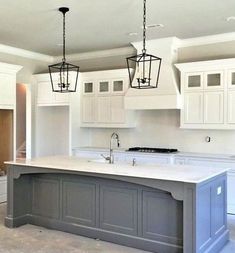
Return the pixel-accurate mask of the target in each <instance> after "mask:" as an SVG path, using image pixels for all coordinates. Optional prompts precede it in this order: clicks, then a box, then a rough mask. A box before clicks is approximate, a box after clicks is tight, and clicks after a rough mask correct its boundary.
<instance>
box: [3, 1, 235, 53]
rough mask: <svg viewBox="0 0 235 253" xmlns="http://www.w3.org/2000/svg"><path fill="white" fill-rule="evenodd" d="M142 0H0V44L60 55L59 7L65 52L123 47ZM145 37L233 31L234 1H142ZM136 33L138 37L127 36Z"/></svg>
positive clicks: (137, 27)
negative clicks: (153, 26)
mask: <svg viewBox="0 0 235 253" xmlns="http://www.w3.org/2000/svg"><path fill="white" fill-rule="evenodd" d="M142 2H143V0H66V1H65V0H64V1H62V0H52V1H50V0H40V1H38V0H18V1H17V0H7V1H6V0H0V4H1V7H0V24H1V25H0V43H1V44H5V45H9V46H14V47H18V48H22V49H27V50H31V51H35V52H39V53H44V54H48V55H53V56H55V55H61V50H62V48H61V45H58V44H61V42H62V15H61V13H59V12H58V11H57V9H58V8H59V7H61V6H67V7H70V12H69V13H68V14H67V15H66V23H67V25H66V26H67V29H66V30H67V36H66V38H67V52H68V53H70V54H71V53H81V52H88V51H94V50H104V49H111V48H118V47H125V46H128V45H129V44H130V42H131V41H140V40H141V32H142V31H141V25H142ZM147 4H148V22H147V23H148V24H158V23H161V24H164V28H157V29H151V30H150V29H149V30H148V38H149V39H153V38H162V37H168V36H177V37H179V38H191V37H198V36H205V35H212V34H219V33H227V32H234V31H235V21H231V22H227V21H226V17H228V16H233V15H234V16H235V1H234V0H161V1H160V0H147ZM130 32H138V33H139V35H138V36H129V35H128V34H129V33H130Z"/></svg>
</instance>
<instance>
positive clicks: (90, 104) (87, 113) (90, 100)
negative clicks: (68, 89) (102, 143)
mask: <svg viewBox="0 0 235 253" xmlns="http://www.w3.org/2000/svg"><path fill="white" fill-rule="evenodd" d="M82 121H83V122H84V123H94V122H95V98H94V97H83V100H82Z"/></svg>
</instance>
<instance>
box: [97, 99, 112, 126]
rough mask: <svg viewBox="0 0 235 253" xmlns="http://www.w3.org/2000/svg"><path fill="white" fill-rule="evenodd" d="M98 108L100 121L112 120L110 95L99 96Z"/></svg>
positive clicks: (98, 119)
mask: <svg viewBox="0 0 235 253" xmlns="http://www.w3.org/2000/svg"><path fill="white" fill-rule="evenodd" d="M97 110H98V113H97V114H98V115H97V116H98V118H97V121H98V122H99V123H108V122H110V97H109V96H108V97H97Z"/></svg>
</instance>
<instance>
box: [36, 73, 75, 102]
mask: <svg viewBox="0 0 235 253" xmlns="http://www.w3.org/2000/svg"><path fill="white" fill-rule="evenodd" d="M34 78H35V80H36V83H37V92H36V94H37V105H38V106H57V105H69V103H70V93H59V92H53V91H52V87H51V80H50V75H49V73H47V74H38V75H34ZM70 78H71V82H75V78H76V74H75V73H74V74H73V73H71V75H70ZM53 80H54V81H55V82H56V81H57V80H58V73H54V74H53ZM77 90H78V88H77Z"/></svg>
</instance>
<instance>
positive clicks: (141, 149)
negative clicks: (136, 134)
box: [127, 147, 178, 153]
mask: <svg viewBox="0 0 235 253" xmlns="http://www.w3.org/2000/svg"><path fill="white" fill-rule="evenodd" d="M127 151H132V152H144V153H176V152H178V149H169V148H147V147H132V148H129V149H128V150H127Z"/></svg>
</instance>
